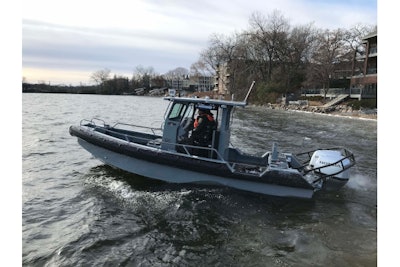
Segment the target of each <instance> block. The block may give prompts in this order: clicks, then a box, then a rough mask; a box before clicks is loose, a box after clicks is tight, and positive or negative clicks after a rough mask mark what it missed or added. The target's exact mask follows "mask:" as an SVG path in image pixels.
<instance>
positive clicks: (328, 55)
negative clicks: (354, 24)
mask: <svg viewBox="0 0 400 267" xmlns="http://www.w3.org/2000/svg"><path fill="white" fill-rule="evenodd" d="M344 36H345V35H344V30H342V29H336V30H325V31H323V32H320V33H319V34H318V38H317V42H318V43H317V48H316V50H315V52H314V54H313V56H312V59H311V68H310V69H309V71H308V78H309V80H310V79H311V80H312V81H314V82H317V83H319V84H320V85H322V88H323V90H324V97H326V94H327V93H328V91H329V88H330V82H331V78H332V76H333V75H334V71H335V69H336V66H339V64H340V63H341V62H342V61H343V59H344V55H346V50H345V49H344V40H345V39H344Z"/></svg>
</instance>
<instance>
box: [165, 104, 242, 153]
mask: <svg viewBox="0 0 400 267" xmlns="http://www.w3.org/2000/svg"><path fill="white" fill-rule="evenodd" d="M164 99H165V100H169V101H170V105H169V108H168V109H167V111H166V116H165V121H164V127H163V136H162V143H161V148H162V149H164V150H169V151H176V152H184V151H185V152H186V153H188V154H195V153H193V150H195V149H197V150H198V151H197V153H200V154H202V153H201V152H206V153H208V156H206V157H212V158H220V159H223V160H228V157H229V151H228V150H229V140H230V134H231V132H230V123H231V115H232V111H233V109H234V108H235V107H244V106H246V102H236V101H226V100H215V99H209V98H175V97H165V98H164ZM198 110H208V111H209V112H211V114H212V115H213V117H214V119H215V121H216V128H215V129H214V130H213V131H212V138H211V140H210V142H209V143H208V144H207V145H206V146H204V148H199V147H197V146H194V145H193V143H192V142H190V140H191V138H190V137H191V131H192V130H193V124H194V121H195V119H196V115H197V114H196V113H197V112H198Z"/></svg>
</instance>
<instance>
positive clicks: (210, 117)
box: [193, 114, 214, 129]
mask: <svg viewBox="0 0 400 267" xmlns="http://www.w3.org/2000/svg"><path fill="white" fill-rule="evenodd" d="M204 115H205V116H206V117H207V119H208V121H209V122H214V117H213V116H211V115H210V114H204ZM204 115H202V116H201V117H203V116H204ZM199 117H200V116H199ZM199 117H197V118H196V120H195V121H194V123H193V126H194V128H195V129H196V128H197V127H198V126H199Z"/></svg>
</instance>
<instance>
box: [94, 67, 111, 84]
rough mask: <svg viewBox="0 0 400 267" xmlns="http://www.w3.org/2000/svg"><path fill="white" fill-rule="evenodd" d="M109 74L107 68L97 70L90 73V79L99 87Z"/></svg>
mask: <svg viewBox="0 0 400 267" xmlns="http://www.w3.org/2000/svg"><path fill="white" fill-rule="evenodd" d="M110 73H111V71H110V70H109V69H107V68H105V69H102V70H98V71H95V72H93V73H92V75H91V76H90V79H91V80H93V81H94V82H95V83H96V84H97V85H101V84H102V83H104V82H105V81H107V80H108V79H109V77H110Z"/></svg>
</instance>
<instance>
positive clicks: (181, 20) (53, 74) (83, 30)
mask: <svg viewBox="0 0 400 267" xmlns="http://www.w3.org/2000/svg"><path fill="white" fill-rule="evenodd" d="M275 9H276V10H279V11H280V12H281V13H282V14H283V15H284V17H285V18H287V19H289V21H290V24H291V25H292V26H294V25H300V24H308V23H311V22H314V25H315V26H316V27H317V28H323V29H325V28H330V29H337V28H346V29H350V28H351V27H352V26H354V25H356V24H357V23H361V24H366V25H374V24H377V0H201V1H189V0H170V1H161V0H114V1H102V0H101V1H100V0H95V1H92V0H68V1H64V0H58V1H55V0H35V1H32V0H23V1H22V76H23V77H25V79H26V80H27V81H28V82H34V83H35V82H38V81H46V82H50V83H52V84H62V83H64V84H74V85H75V84H79V83H80V82H82V83H84V84H89V83H90V75H91V74H92V73H93V72H95V71H97V70H100V69H104V68H108V69H110V70H111V73H112V74H117V75H124V76H127V77H129V78H130V77H131V76H132V73H133V72H134V70H135V68H136V66H138V65H141V66H144V67H150V66H151V67H153V68H154V70H155V71H156V72H157V73H159V74H163V73H165V72H167V71H169V70H172V69H175V68H177V67H184V68H187V69H189V68H190V65H191V64H192V63H194V62H196V61H197V60H198V58H199V53H200V52H201V50H203V49H205V48H206V47H207V45H208V40H209V37H210V35H211V34H213V33H218V34H227V35H229V34H232V33H234V32H241V31H242V30H245V29H247V28H248V27H249V24H248V20H249V18H250V16H251V14H252V13H254V12H256V11H257V12H260V13H262V14H264V15H268V14H271V13H272V12H273V11H274V10H275Z"/></svg>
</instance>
